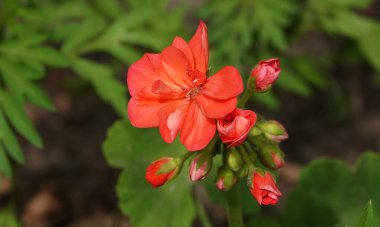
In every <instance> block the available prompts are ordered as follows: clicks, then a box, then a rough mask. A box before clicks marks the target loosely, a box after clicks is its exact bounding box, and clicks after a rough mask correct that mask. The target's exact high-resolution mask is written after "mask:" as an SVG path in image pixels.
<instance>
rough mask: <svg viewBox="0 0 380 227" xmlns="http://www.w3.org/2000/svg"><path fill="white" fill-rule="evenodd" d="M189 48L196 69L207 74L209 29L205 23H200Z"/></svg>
mask: <svg viewBox="0 0 380 227" xmlns="http://www.w3.org/2000/svg"><path fill="white" fill-rule="evenodd" d="M189 46H190V48H191V51H192V52H193V56H194V60H195V68H196V69H197V70H199V71H200V72H203V73H206V71H207V67H208V40H207V27H206V25H205V23H203V21H200V22H199V26H198V29H197V31H196V32H195V34H194V36H193V37H192V38H191V40H190V42H189Z"/></svg>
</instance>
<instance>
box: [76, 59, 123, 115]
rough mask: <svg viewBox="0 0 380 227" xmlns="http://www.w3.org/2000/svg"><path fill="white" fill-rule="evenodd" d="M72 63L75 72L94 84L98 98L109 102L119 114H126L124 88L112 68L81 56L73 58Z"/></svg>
mask: <svg viewBox="0 0 380 227" xmlns="http://www.w3.org/2000/svg"><path fill="white" fill-rule="evenodd" d="M72 64H73V68H74V70H75V72H76V73H78V75H79V76H81V77H82V78H83V79H85V80H88V81H89V82H90V83H91V84H92V85H93V86H94V88H95V91H96V92H97V94H98V95H99V96H100V98H102V99H103V100H104V101H105V102H107V103H109V104H111V105H112V107H113V108H114V110H115V111H116V112H117V113H118V114H119V115H120V116H125V115H126V113H127V111H126V109H127V107H126V105H127V97H126V96H127V95H126V88H125V85H124V84H123V83H121V82H119V81H118V80H116V79H115V78H114V76H113V74H114V72H113V71H112V69H110V68H109V67H108V66H106V65H104V64H97V63H95V62H91V61H88V60H85V59H81V58H73V59H72Z"/></svg>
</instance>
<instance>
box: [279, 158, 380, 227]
mask: <svg viewBox="0 0 380 227" xmlns="http://www.w3.org/2000/svg"><path fill="white" fill-rule="evenodd" d="M379 161H380V156H379V155H378V154H376V153H373V152H367V153H365V154H363V155H362V157H361V158H360V159H359V160H358V162H357V164H356V167H355V169H354V171H352V170H351V169H350V167H349V166H348V165H347V164H346V163H344V162H343V161H339V160H331V159H319V160H316V161H313V162H312V163H311V164H310V165H309V166H308V167H307V168H305V169H304V170H303V171H302V173H301V178H300V181H299V186H298V187H297V189H296V190H295V191H294V192H292V193H291V194H290V196H289V199H288V201H287V204H286V207H285V212H284V222H285V224H286V226H315V227H317V226H318V227H319V226H326V227H328V226H347V225H348V226H356V225H357V226H379V223H380V210H379V209H378V208H377V207H380V191H379V186H380V169H379V168H378V163H379ZM369 200H371V201H372V202H370V203H368V204H367V206H366V207H365V208H364V211H363V214H362V216H361V217H360V214H361V212H362V209H363V207H364V204H365V203H367V202H368V201H369ZM372 203H373V204H374V207H375V209H374V211H373V210H372ZM310 220H313V222H310Z"/></svg>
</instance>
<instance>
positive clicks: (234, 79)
mask: <svg viewBox="0 0 380 227" xmlns="http://www.w3.org/2000/svg"><path fill="white" fill-rule="evenodd" d="M208 55H209V51H208V41H207V28H206V25H205V24H204V23H203V22H202V21H201V22H200V24H199V27H198V29H197V31H196V33H195V35H194V36H193V37H192V39H191V40H190V42H189V43H187V42H186V41H185V40H183V39H182V38H180V37H176V38H175V39H174V41H173V43H172V45H171V46H169V47H167V48H165V49H164V50H163V51H162V53H160V54H145V55H144V56H143V57H142V58H141V59H140V60H139V61H137V62H135V63H134V64H132V65H131V66H130V68H129V70H128V76H127V82H128V89H129V92H130V94H131V96H132V98H131V99H130V101H129V104H128V115H129V119H130V120H131V123H132V125H133V126H135V127H138V128H148V127H159V129H160V133H161V136H162V138H163V139H164V141H166V142H168V143H172V142H173V141H174V139H175V138H176V136H177V135H178V133H180V140H181V142H182V143H183V144H184V145H185V146H186V148H187V149H188V150H190V151H195V150H200V149H203V148H204V147H206V145H207V144H208V143H209V142H210V140H211V139H212V138H213V136H214V134H215V130H216V123H215V120H214V119H216V118H221V117H223V116H225V115H226V114H228V113H229V112H231V111H232V110H233V109H234V108H235V107H236V103H237V98H236V96H238V95H239V94H240V93H241V92H242V91H243V82H242V79H241V76H240V74H239V72H238V70H237V69H236V68H234V67H232V66H226V67H224V68H222V69H221V70H220V71H219V72H217V73H216V74H215V75H213V76H211V77H210V78H207V77H206V72H207V68H208Z"/></svg>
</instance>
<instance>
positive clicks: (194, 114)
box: [180, 102, 216, 151]
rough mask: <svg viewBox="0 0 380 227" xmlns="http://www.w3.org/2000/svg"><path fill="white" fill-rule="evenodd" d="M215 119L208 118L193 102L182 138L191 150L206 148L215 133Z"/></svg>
mask: <svg viewBox="0 0 380 227" xmlns="http://www.w3.org/2000/svg"><path fill="white" fill-rule="evenodd" d="M215 130H216V124H215V120H213V119H210V118H207V117H206V116H205V115H204V114H203V112H202V111H201V109H200V108H199V107H198V105H197V104H196V103H195V102H191V103H190V106H189V109H188V111H187V115H186V117H185V120H184V122H183V125H182V129H181V133H180V134H181V135H180V139H181V142H182V144H184V145H185V147H186V148H187V149H188V150H189V151H197V150H201V149H203V148H205V147H206V146H207V145H208V143H209V142H210V141H211V139H212V138H213V137H214V135H215Z"/></svg>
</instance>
